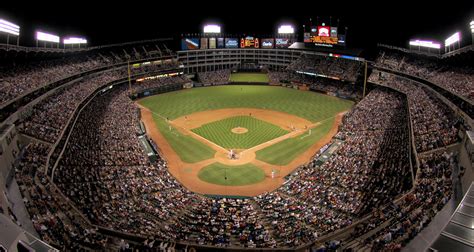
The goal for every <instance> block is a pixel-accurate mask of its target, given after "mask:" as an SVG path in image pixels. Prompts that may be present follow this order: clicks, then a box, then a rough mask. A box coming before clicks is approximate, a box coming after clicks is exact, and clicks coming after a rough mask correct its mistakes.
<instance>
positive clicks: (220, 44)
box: [217, 38, 224, 48]
mask: <svg viewBox="0 0 474 252" xmlns="http://www.w3.org/2000/svg"><path fill="white" fill-rule="evenodd" d="M217 48H224V38H217Z"/></svg>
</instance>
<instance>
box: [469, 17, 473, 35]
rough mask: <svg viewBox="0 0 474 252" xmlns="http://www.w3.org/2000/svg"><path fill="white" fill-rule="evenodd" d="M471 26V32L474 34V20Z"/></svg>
mask: <svg viewBox="0 0 474 252" xmlns="http://www.w3.org/2000/svg"><path fill="white" fill-rule="evenodd" d="M469 25H470V26H471V32H472V33H474V20H472V21H471V23H469Z"/></svg>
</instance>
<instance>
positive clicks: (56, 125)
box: [18, 70, 126, 143]
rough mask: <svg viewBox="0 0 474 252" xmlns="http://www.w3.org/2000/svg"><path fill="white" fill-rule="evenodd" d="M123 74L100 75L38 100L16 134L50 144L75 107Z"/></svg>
mask: <svg viewBox="0 0 474 252" xmlns="http://www.w3.org/2000/svg"><path fill="white" fill-rule="evenodd" d="M125 74H126V71H123V70H122V71H121V70H115V71H111V72H107V73H100V74H97V75H96V76H93V77H85V78H84V79H83V80H81V81H79V82H77V83H75V84H73V85H71V86H68V87H66V88H64V89H61V90H57V91H56V93H55V94H53V95H52V96H50V97H48V98H47V99H44V100H42V101H41V102H40V103H38V104H36V105H35V106H34V107H33V108H32V112H31V114H30V115H29V116H27V117H26V118H24V119H22V120H21V122H20V124H19V127H18V130H19V131H20V132H21V133H23V134H26V135H29V136H32V137H34V138H37V139H40V140H43V141H45V142H49V143H54V142H56V140H57V139H58V138H59V136H60V134H61V132H62V130H63V129H64V128H65V127H66V125H67V122H68V121H69V118H70V117H71V116H72V114H73V113H74V111H75V110H76V108H77V106H78V105H79V104H80V103H81V102H82V101H83V100H84V99H85V98H87V97H88V96H89V95H91V94H92V93H93V92H94V91H95V90H96V89H97V88H99V87H100V86H102V85H104V84H106V83H108V82H110V81H113V80H116V79H119V78H124V77H125V76H126V75H125Z"/></svg>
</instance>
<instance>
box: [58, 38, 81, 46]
mask: <svg viewBox="0 0 474 252" xmlns="http://www.w3.org/2000/svg"><path fill="white" fill-rule="evenodd" d="M63 43H64V44H65V45H70V44H87V40H86V39H84V38H75V37H70V38H65V39H63Z"/></svg>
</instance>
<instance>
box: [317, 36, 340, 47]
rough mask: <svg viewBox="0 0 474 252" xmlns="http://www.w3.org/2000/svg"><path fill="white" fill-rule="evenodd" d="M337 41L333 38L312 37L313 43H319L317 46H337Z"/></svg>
mask: <svg viewBox="0 0 474 252" xmlns="http://www.w3.org/2000/svg"><path fill="white" fill-rule="evenodd" d="M337 41H338V40H337V38H333V37H326V36H314V37H311V43H317V44H329V45H336V44H337Z"/></svg>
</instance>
